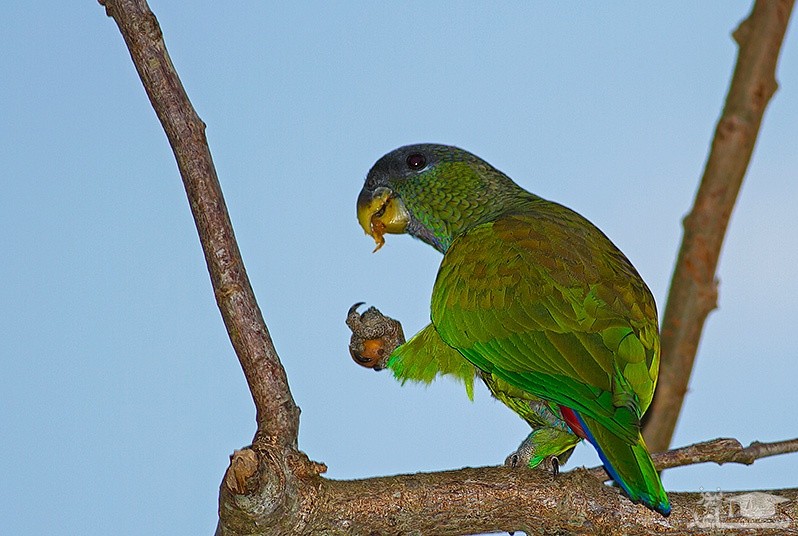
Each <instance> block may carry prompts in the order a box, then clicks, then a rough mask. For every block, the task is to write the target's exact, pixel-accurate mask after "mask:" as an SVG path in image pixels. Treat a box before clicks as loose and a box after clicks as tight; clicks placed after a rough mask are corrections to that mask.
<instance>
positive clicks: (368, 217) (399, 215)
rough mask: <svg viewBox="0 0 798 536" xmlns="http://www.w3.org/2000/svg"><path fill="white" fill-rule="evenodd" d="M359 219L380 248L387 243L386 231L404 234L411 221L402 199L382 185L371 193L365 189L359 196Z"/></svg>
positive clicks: (375, 249)
mask: <svg viewBox="0 0 798 536" xmlns="http://www.w3.org/2000/svg"><path fill="white" fill-rule="evenodd" d="M357 220H358V221H359V222H360V226H361V227H362V228H363V230H364V231H365V232H366V234H367V235H369V236H371V237H372V238H374V242H376V244H377V247H376V248H374V251H377V250H378V249H380V248H381V247H382V246H383V244H385V238H383V235H385V234H386V233H391V234H402V233H404V232H405V229H407V224H408V223H409V222H410V213H409V212H408V211H407V209H406V208H405V204H404V203H402V200H401V199H399V198H398V197H396V195H395V194H394V193H393V191H391V190H390V189H389V188H385V187H380V188H377V189H376V190H374V193H372V194H371V195H369V194H368V192H366V191H365V190H362V191H361V192H360V195H359V196H358V198H357Z"/></svg>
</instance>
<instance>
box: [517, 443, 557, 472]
mask: <svg viewBox="0 0 798 536" xmlns="http://www.w3.org/2000/svg"><path fill="white" fill-rule="evenodd" d="M534 458H535V452H534V450H530V449H525V448H524V443H522V444H521V446H520V447H519V448H518V450H516V451H515V452H513V453H512V454H510V455H509V456H507V458H506V459H505V460H504V465H505V466H507V467H512V468H516V467H532V468H539V469H542V470H544V471H548V472H549V473H551V475H552V476H557V475H559V474H560V460H559V459H558V458H557V456H546V457H545V458H543V461H541V462H538V463H536V464H534V465H532V463H531V462H532V460H533V459H534Z"/></svg>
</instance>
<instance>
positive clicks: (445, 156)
mask: <svg viewBox="0 0 798 536" xmlns="http://www.w3.org/2000/svg"><path fill="white" fill-rule="evenodd" d="M523 195H527V196H528V195H529V194H527V193H526V192H525V191H524V190H523V189H521V188H520V187H519V186H517V185H516V184H515V183H514V182H513V181H512V180H511V179H510V178H509V177H507V176H506V175H504V174H503V173H502V172H500V171H499V170H497V169H495V168H494V167H493V166H491V165H490V164H488V163H487V162H485V161H484V160H482V159H480V158H479V157H477V156H475V155H473V154H471V153H469V152H468V151H464V150H463V149H459V148H457V147H452V146H449V145H437V144H432V143H422V144H417V145H406V146H404V147H400V148H398V149H395V150H393V151H391V152H390V153H388V154H386V155H385V156H383V157H382V158H380V159H379V160H378V161H377V163H376V164H374V166H373V167H372V168H371V170H370V171H369V173H368V176H367V177H366V183H365V184H364V185H363V189H362V190H360V195H358V198H357V219H358V221H359V222H360V226H361V227H362V228H363V230H364V231H365V232H366V234H368V235H370V236H371V237H372V238H373V239H374V241H375V242H376V243H377V247H376V248H375V250H374V251H377V250H378V249H380V248H381V247H382V245H383V244H384V243H385V238H384V235H385V234H387V233H392V234H402V233H407V234H409V235H411V236H414V237H415V238H418V239H420V240H423V241H424V242H426V243H428V244H430V245H431V246H433V247H434V248H435V249H437V250H438V251H441V252H445V251H446V249H447V248H448V247H449V244H451V242H452V240H453V239H454V238H455V237H456V236H457V235H458V234H459V233H461V232H463V231H465V230H467V229H468V228H470V227H472V226H473V225H476V224H478V223H481V222H483V221H486V220H488V219H490V218H492V217H495V216H496V215H497V214H499V213H501V212H502V211H504V210H506V208H507V206H508V203H507V202H508V200H509V199H517V198H519V196H523Z"/></svg>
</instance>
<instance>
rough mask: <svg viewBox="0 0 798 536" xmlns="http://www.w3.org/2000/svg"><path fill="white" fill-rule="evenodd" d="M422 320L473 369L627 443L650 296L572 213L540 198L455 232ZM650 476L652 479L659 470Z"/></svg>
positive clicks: (652, 331) (653, 348)
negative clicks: (429, 313)
mask: <svg viewBox="0 0 798 536" xmlns="http://www.w3.org/2000/svg"><path fill="white" fill-rule="evenodd" d="M432 321H433V324H434V326H435V328H436V329H437V331H438V333H439V334H440V336H441V338H442V339H443V340H444V341H445V342H446V343H447V344H449V345H450V346H452V347H454V348H457V349H458V350H459V351H460V352H461V353H462V354H463V355H464V356H465V357H466V358H467V359H468V360H469V361H470V362H472V363H473V364H474V365H476V366H477V367H478V368H479V369H481V370H482V371H484V372H486V373H489V374H492V375H493V376H495V377H497V378H500V379H501V380H503V381H505V382H507V383H508V384H510V385H511V386H513V387H515V388H518V389H522V390H524V391H526V392H529V393H531V394H533V395H535V396H538V397H541V398H543V399H546V400H549V401H551V402H553V403H555V404H560V405H563V406H566V407H569V408H571V409H574V410H576V411H577V412H578V413H579V414H581V415H583V416H585V417H587V418H588V419H590V421H591V422H593V423H596V424H598V425H599V426H600V427H602V428H604V429H606V432H608V433H609V434H611V435H612V436H614V437H615V438H617V439H619V440H620V441H621V442H622V443H623V444H626V445H637V443H638V440H639V437H640V432H639V429H640V418H641V417H642V415H643V413H644V412H645V410H646V409H647V408H648V406H649V404H650V403H651V398H652V396H653V392H654V387H655V384H656V378H657V371H658V367H659V335H658V331H657V313H656V306H655V304H654V299H653V297H652V295H651V292H650V291H649V290H648V288H647V287H646V285H645V283H644V282H643V280H642V278H641V277H640V276H639V275H638V273H637V272H636V271H635V269H634V267H633V266H632V265H631V263H629V261H628V260H627V259H626V257H625V256H624V255H623V254H622V253H621V252H620V251H619V250H618V249H617V248H616V247H615V246H614V245H613V244H612V243H611V242H610V240H609V239H608V238H607V237H606V236H605V235H604V234H603V233H601V231H600V230H598V228H596V227H595V226H593V225H592V224H591V223H590V222H588V221H587V220H585V219H584V218H582V217H581V216H580V215H578V214H576V213H575V212H573V211H571V210H569V209H567V208H565V207H562V206H560V205H557V204H555V203H549V202H545V201H541V202H540V203H539V204H538V205H536V206H534V207H532V208H529V209H525V210H524V211H523V212H520V213H512V214H507V215H504V216H502V217H500V218H498V219H496V220H495V221H492V222H488V223H484V224H482V225H478V226H476V227H474V228H472V229H470V230H469V231H467V232H465V233H463V234H461V235H460V236H458V237H457V238H456V239H455V240H454V241H453V242H452V244H451V246H450V248H449V249H448V251H447V252H446V254H445V256H444V259H443V262H442V264H441V267H440V270H439V272H438V277H437V280H436V283H435V288H434V290H433V296H432ZM604 435H606V434H604V430H602V432H601V433H599V434H598V435H597V436H596V438H597V440H599V439H598V438H599V437H603V436H604ZM608 446H609V445H608ZM627 450H628V449H627ZM644 450H645V448H644ZM646 457H648V455H647V454H646ZM649 463H650V460H649ZM621 465H622V466H623V464H621ZM622 469H623V467H622V468H621V470H622ZM620 476H621V478H624V479H626V478H627V477H628V478H629V479H631V480H636V479H637V476H638V475H627V474H623V473H622V474H621V475H620ZM654 476H655V477H656V474H655V475H654ZM644 477H645V479H649V478H651V475H650V474H648V473H646V474H645V475H644ZM629 485H630V486H632V487H640V486H643V487H645V486H647V485H648V484H644V483H638V482H634V481H633V482H631V483H629ZM652 485H653V486H654V487H658V488H660V489H661V484H660V483H659V478H658V477H656V483H655V484H652ZM662 493H663V494H664V492H662Z"/></svg>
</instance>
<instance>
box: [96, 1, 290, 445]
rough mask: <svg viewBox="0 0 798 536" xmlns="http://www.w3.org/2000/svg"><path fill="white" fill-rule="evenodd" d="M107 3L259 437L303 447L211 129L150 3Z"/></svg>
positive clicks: (286, 384)
mask: <svg viewBox="0 0 798 536" xmlns="http://www.w3.org/2000/svg"><path fill="white" fill-rule="evenodd" d="M100 4H102V5H104V6H105V8H106V12H107V14H108V16H110V17H112V18H113V19H114V21H115V22H116V24H117V25H118V26H119V31H120V32H122V36H123V37H124V39H125V42H126V43H127V47H128V49H129V50H130V55H131V57H132V58H133V63H134V64H135V66H136V69H137V70H138V73H139V76H140V77H141V82H142V84H143V85H144V89H145V90H146V91H147V96H148V97H149V98H150V102H151V103H152V106H153V108H154V109H155V112H156V113H157V115H158V119H160V121H161V124H162V125H163V128H164V131H166V136H167V137H168V138H169V144H170V145H171V146H172V150H173V151H174V154H175V158H176V159H177V164H178V167H179V169H180V175H181V176H182V177H183V184H184V186H185V188H186V194H187V195H188V201H189V204H190V205H191V211H192V213H193V215H194V221H195V222H196V225H197V232H198V233H199V238H200V242H201V243H202V249H203V252H204V253H205V262H206V263H207V265H208V271H209V272H210V276H211V283H212V285H213V291H214V294H215V296H216V303H217V305H218V306H219V310H220V311H221V313H222V318H223V319H224V323H225V326H226V327H227V333H228V334H229V336H230V340H231V341H232V343H233V347H234V348H235V351H236V355H237V356H238V359H239V361H240V362H241V367H242V368H243V369H244V374H245V376H246V378H247V382H248V384H249V390H250V391H251V393H252V398H253V400H254V402H255V408H256V409H257V423H258V435H257V436H256V437H257V438H260V439H263V440H266V441H269V442H271V443H276V444H281V445H285V446H288V447H293V448H295V447H296V443H297V434H298V431H299V408H297V407H296V404H294V400H293V398H292V397H291V392H290V391H289V389H288V382H287V380H286V375H285V370H284V369H283V366H282V364H281V363H280V360H279V358H278V356H277V352H276V351H275V349H274V345H273V344H272V340H271V337H270V336H269V331H268V329H267V328H266V324H265V322H264V321H263V316H262V315H261V312H260V309H259V308H258V304H257V302H256V301H255V295H254V293H253V292H252V287H251V286H250V283H249V278H248V277H247V273H246V270H245V269H244V262H243V260H242V259H241V252H240V251H239V249H238V244H237V243H236V239H235V235H234V233H233V226H232V224H231V223H230V217H229V216H228V213H227V207H226V206H225V202H224V197H223V196H222V189H221V186H220V185H219V179H218V178H217V176H216V169H215V168H214V165H213V160H212V159H211V153H210V149H209V148H208V142H207V139H206V138H205V123H203V122H202V120H201V119H200V118H199V116H198V115H197V113H196V111H195V110H194V107H193V106H192V105H191V102H190V101H189V99H188V95H186V92H185V90H184V89H183V84H182V83H181V82H180V78H179V77H178V75H177V72H176V71H175V68H174V66H173V65H172V61H171V59H170V58H169V54H168V53H167V51H166V44H165V43H164V40H163V35H162V33H161V28H160V26H159V25H158V21H157V20H156V18H155V15H154V14H153V13H152V11H150V8H149V6H148V5H147V2H145V1H144V0H100Z"/></svg>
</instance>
